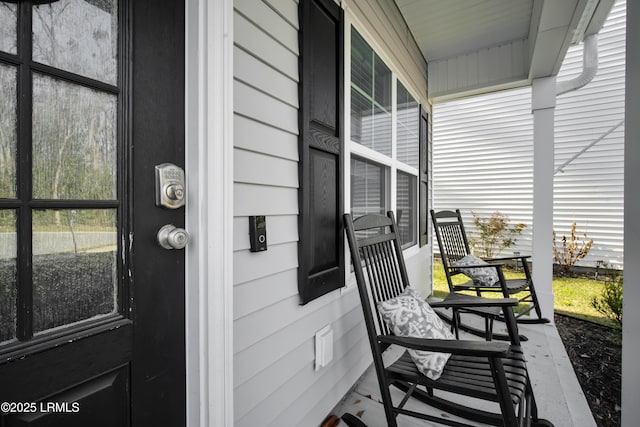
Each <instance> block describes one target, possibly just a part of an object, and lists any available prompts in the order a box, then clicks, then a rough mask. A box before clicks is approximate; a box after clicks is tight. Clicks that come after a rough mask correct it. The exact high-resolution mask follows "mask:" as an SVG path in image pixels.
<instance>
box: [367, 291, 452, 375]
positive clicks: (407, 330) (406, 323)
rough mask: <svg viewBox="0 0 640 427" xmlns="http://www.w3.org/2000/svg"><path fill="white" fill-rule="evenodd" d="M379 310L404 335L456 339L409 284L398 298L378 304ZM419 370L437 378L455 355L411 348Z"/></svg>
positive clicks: (391, 325)
mask: <svg viewBox="0 0 640 427" xmlns="http://www.w3.org/2000/svg"><path fill="white" fill-rule="evenodd" d="M378 311H379V312H380V314H381V315H382V318H383V319H384V321H385V322H386V323H387V325H388V326H389V328H390V329H391V331H392V332H393V333H394V334H395V335H397V336H400V337H417V338H437V339H454V336H453V334H452V333H451V331H450V330H449V329H448V328H447V327H446V326H445V325H444V323H442V321H441V320H440V318H439V317H438V315H437V314H436V313H435V312H434V311H433V309H432V308H431V306H429V304H427V302H426V301H424V300H423V299H422V298H420V297H419V296H418V293H417V292H416V291H415V290H414V289H411V288H409V287H407V288H405V290H404V291H403V292H402V293H401V294H400V295H398V296H397V297H395V298H391V299H388V300H386V301H382V302H379V303H378ZM407 351H408V352H409V355H410V356H411V359H412V360H413V362H414V363H415V364H416V366H417V367H418V370H419V371H420V372H422V374H424V375H426V376H427V377H429V378H431V379H433V380H437V379H438V378H440V375H442V371H443V369H444V365H445V364H446V363H447V360H449V357H450V356H451V354H449V353H436V352H432V351H422V350H412V349H408V350H407Z"/></svg>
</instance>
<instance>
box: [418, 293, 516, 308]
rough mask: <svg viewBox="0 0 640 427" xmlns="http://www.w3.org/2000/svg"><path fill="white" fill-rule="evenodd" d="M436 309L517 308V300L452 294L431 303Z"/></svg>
mask: <svg viewBox="0 0 640 427" xmlns="http://www.w3.org/2000/svg"><path fill="white" fill-rule="evenodd" d="M429 305H430V306H431V307H434V308H440V307H443V308H465V307H466V308H469V307H471V308H473V307H515V306H517V305H518V299H517V298H482V297H476V296H472V295H462V294H455V293H450V294H449V295H447V297H446V298H445V299H444V300H442V301H437V302H436V301H429Z"/></svg>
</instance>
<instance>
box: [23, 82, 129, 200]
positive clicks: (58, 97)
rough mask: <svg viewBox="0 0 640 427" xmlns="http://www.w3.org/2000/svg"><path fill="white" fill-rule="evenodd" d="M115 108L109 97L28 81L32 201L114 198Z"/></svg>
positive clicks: (68, 87) (93, 92)
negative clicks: (30, 124)
mask: <svg viewBox="0 0 640 427" xmlns="http://www.w3.org/2000/svg"><path fill="white" fill-rule="evenodd" d="M116 108H117V103H116V97H115V96H114V95H109V94H105V93H100V92H98V91H95V90H91V89H87V88H84V87H81V86H76V85H72V84H69V83H64V82H62V81H59V80H55V79H53V78H50V77H43V76H37V75H35V76H34V79H33V195H34V198H39V199H84V200H113V199H115V198H116V190H115V182H116Z"/></svg>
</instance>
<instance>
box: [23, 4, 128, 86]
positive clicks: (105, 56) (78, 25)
mask: <svg viewBox="0 0 640 427" xmlns="http://www.w3.org/2000/svg"><path fill="white" fill-rule="evenodd" d="M116 3H117V2H116V1H115V0H87V1H83V0H60V1H57V2H54V3H50V4H43V5H39V6H35V7H34V8H33V59H34V60H35V61H38V62H42V63H44V64H47V65H51V66H53V67H57V68H62V69H64V70H68V71H71V72H74V73H77V74H82V75H84V76H87V77H91V78H93V79H97V80H101V81H104V82H108V83H112V84H115V83H116V78H117V52H118V49H117V45H118V37H117V34H118V25H117V8H116Z"/></svg>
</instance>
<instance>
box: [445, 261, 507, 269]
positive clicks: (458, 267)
mask: <svg viewBox="0 0 640 427" xmlns="http://www.w3.org/2000/svg"><path fill="white" fill-rule="evenodd" d="M484 261H491V260H484ZM504 266H505V265H504V264H500V263H490V264H489V263H488V264H483V265H477V264H475V265H460V264H456V265H451V266H450V267H449V268H451V269H453V270H460V269H461V268H487V267H496V268H502V267H504Z"/></svg>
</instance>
